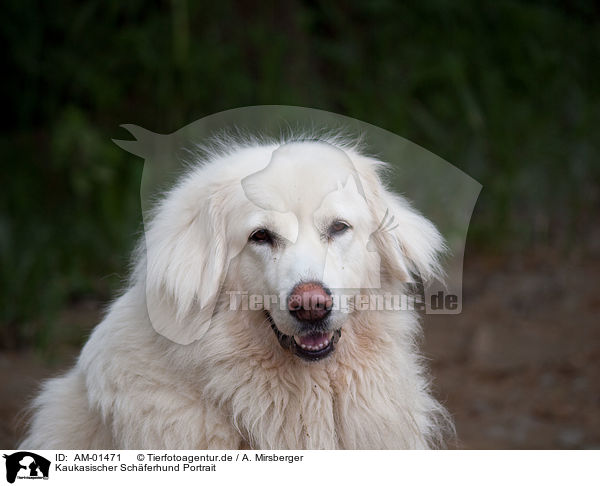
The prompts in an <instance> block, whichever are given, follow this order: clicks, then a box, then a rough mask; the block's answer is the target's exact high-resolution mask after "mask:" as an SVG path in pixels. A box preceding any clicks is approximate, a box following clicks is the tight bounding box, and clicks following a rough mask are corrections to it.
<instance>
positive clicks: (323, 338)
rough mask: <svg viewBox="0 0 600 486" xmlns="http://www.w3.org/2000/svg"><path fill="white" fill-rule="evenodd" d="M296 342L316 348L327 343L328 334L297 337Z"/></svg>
mask: <svg viewBox="0 0 600 486" xmlns="http://www.w3.org/2000/svg"><path fill="white" fill-rule="evenodd" d="M297 341H299V344H303V345H304V346H312V347H318V346H320V345H321V344H324V343H326V342H327V341H329V334H325V333H323V332H320V333H315V334H308V335H306V336H300V337H298V339H297Z"/></svg>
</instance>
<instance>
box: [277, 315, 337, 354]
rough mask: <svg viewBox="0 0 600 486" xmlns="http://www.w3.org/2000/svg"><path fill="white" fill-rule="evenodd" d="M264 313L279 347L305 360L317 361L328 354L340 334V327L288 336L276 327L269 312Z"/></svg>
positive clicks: (332, 349)
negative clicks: (334, 329)
mask: <svg viewBox="0 0 600 486" xmlns="http://www.w3.org/2000/svg"><path fill="white" fill-rule="evenodd" d="M265 315H266V317H267V320H268V321H269V323H270V324H271V329H273V332H274V333H275V336H277V341H279V344H280V345H281V347H282V348H283V349H286V350H289V351H291V352H292V353H294V354H295V355H296V356H298V357H299V358H302V359H304V360H306V361H319V360H320V359H323V358H325V357H327V356H329V355H330V354H331V353H332V352H333V351H334V350H335V346H336V344H337V342H338V341H339V340H340V337H341V336H342V330H341V329H337V330H336V331H330V332H309V333H308V334H304V335H302V336H288V335H287V334H283V333H282V332H281V331H280V330H279V329H277V326H276V325H275V321H273V318H272V317H271V314H269V313H268V312H267V311H265Z"/></svg>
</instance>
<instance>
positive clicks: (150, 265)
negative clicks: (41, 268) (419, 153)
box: [20, 138, 452, 449]
mask: <svg viewBox="0 0 600 486" xmlns="http://www.w3.org/2000/svg"><path fill="white" fill-rule="evenodd" d="M204 159H205V160H203V161H202V163H200V162H199V163H198V164H196V166H195V167H193V168H192V169H191V170H190V171H189V172H188V173H187V174H186V175H185V176H184V177H183V178H182V180H181V181H180V183H179V184H178V185H177V186H176V187H175V188H174V189H173V190H171V191H170V192H169V193H168V194H167V195H166V196H165V197H164V199H163V200H162V202H161V203H160V204H158V207H157V209H156V210H155V213H154V215H153V217H152V221H151V224H149V225H148V226H147V228H146V234H145V241H143V242H142V244H141V245H140V249H139V251H138V252H137V256H136V259H135V264H136V266H135V271H134V272H133V275H132V278H131V284H130V286H129V288H128V289H127V290H126V292H125V293H124V294H123V295H122V296H121V297H119V298H118V299H117V300H116V301H115V302H114V303H113V305H112V306H111V308H110V310H109V312H108V314H107V316H106V318H105V319H104V321H103V322H102V323H101V324H100V325H99V326H98V327H97V328H96V329H95V331H94V332H93V334H92V336H91V337H90V339H89V341H88V343H87V344H86V346H85V347H84V349H83V351H82V353H81V356H80V357H79V360H78V361H77V364H76V365H75V367H74V368H73V369H71V370H70V371H69V372H68V373H67V374H66V375H64V376H62V377H59V378H55V379H52V380H49V381H48V382H46V383H45V385H44V387H43V390H42V392H41V394H40V395H39V396H38V398H37V399H36V401H35V403H34V415H33V419H32V424H31V428H30V432H29V434H28V435H27V437H26V438H25V439H24V441H23V443H22V444H21V445H20V447H21V448H25V449H87V448H90V449H94V448H97V449H113V448H124V449H125V448H128V449H144V448H149V449H161V448H164V449H196V448H199V449H208V448H215V449H238V448H247V447H252V448H260V449H288V448H289V449H304V448H310V449H337V448H349V449H371V448H374V449H381V448H393V449H397V448H427V447H432V446H439V445H440V444H441V443H442V439H443V433H444V431H445V430H447V429H451V427H452V426H451V424H450V421H449V420H448V418H447V414H446V412H445V410H444V409H443V407H442V406H441V405H440V404H439V403H438V402H437V401H436V400H435V399H434V398H433V397H432V396H431V394H430V392H429V388H428V382H427V379H426V377H425V375H424V368H423V366H422V364H421V360H420V357H419V354H418V351H417V348H416V345H415V338H416V337H417V335H418V333H419V330H420V327H419V324H418V316H417V314H416V313H415V312H414V311H411V310H389V309H383V310H382V309H379V308H377V309H373V308H366V309H364V308H361V309H360V310H358V309H357V306H356V302H355V300H356V298H357V296H358V295H359V293H360V294H361V295H364V294H365V293H367V294H380V295H382V294H385V293H393V294H396V295H398V294H400V293H403V292H406V291H407V289H408V284H409V283H410V282H412V281H413V278H414V277H415V276H418V277H419V278H421V279H422V280H423V281H424V282H427V281H428V280H429V279H431V278H434V277H435V276H437V275H438V274H439V271H440V269H439V266H438V263H437V256H438V253H439V252H440V251H441V250H442V249H443V241H442V238H441V236H440V234H439V233H438V231H437V230H436V229H435V227H434V226H433V225H432V224H431V223H430V222H429V221H428V220H426V219H425V218H424V217H422V216H421V215H420V214H418V213H417V212H416V211H415V210H414V209H412V208H411V207H410V205H409V204H408V203H407V202H406V201H405V200H404V199H402V198H400V197H398V196H395V195H392V194H391V193H390V192H389V191H388V190H387V189H386V188H385V187H384V186H383V185H382V183H381V180H380V178H379V177H380V176H379V174H378V173H380V172H381V169H382V168H383V167H384V164H383V163H382V162H380V161H377V160H374V159H372V158H368V157H366V156H364V155H361V153H360V151H359V150H358V149H356V148H354V147H353V146H351V145H349V144H346V143H344V142H340V141H339V140H336V139H335V138H332V139H329V140H322V141H310V140H301V139H298V140H296V141H287V142H281V143H259V142H255V143H242V144H237V145H233V146H232V147H231V149H230V150H229V151H228V152H227V153H222V152H221V153H212V155H209V156H205V157H204ZM384 218H388V222H389V220H390V219H391V218H393V225H388V226H389V227H388V228H383V225H382V221H384ZM257 296H258V297H257ZM245 299H246V300H247V301H248V302H249V303H250V305H246V306H245V305H244V300H245ZM344 299H346V301H347V302H348V303H349V308H348V309H344V308H343V306H341V305H338V304H339V303H340V302H342V301H344Z"/></svg>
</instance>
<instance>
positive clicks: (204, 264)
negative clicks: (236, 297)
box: [138, 181, 230, 344]
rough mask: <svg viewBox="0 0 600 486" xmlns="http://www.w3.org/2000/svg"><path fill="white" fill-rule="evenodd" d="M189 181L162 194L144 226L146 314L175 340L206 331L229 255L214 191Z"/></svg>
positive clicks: (181, 341)
mask: <svg viewBox="0 0 600 486" xmlns="http://www.w3.org/2000/svg"><path fill="white" fill-rule="evenodd" d="M193 182H194V181H192V183H186V184H184V185H181V186H179V187H176V188H175V189H174V190H172V191H171V192H170V193H168V194H167V196H166V197H165V198H164V200H163V201H162V202H161V203H160V204H159V206H158V208H157V209H156V210H155V211H154V216H153V217H152V218H151V222H150V223H149V224H148V227H147V228H146V231H145V243H146V248H145V253H146V256H145V263H146V265H145V267H146V268H145V272H143V274H144V275H145V285H146V303H147V309H148V316H149V318H150V322H151V323H152V326H153V327H154V329H155V330H156V331H157V332H158V333H159V334H161V335H163V336H165V337H166V338H168V339H170V340H171V341H174V342H176V343H179V344H190V343H192V342H194V341H196V340H198V339H200V338H201V337H202V336H203V335H204V333H205V332H206V331H207V329H208V326H209V324H210V321H211V318H212V316H213V312H214V308H215V305H216V302H217V299H218V297H219V294H220V289H221V285H222V283H223V280H224V278H225V275H226V272H227V267H228V262H229V256H230V255H229V251H228V246H227V238H226V235H225V227H224V223H223V221H224V220H223V218H222V217H221V216H220V209H222V207H223V205H222V204H219V201H218V194H214V193H212V192H211V191H210V187H207V186H206V185H204V186H203V185H202V184H201V183H200V184H194V183H193ZM140 273H142V272H138V274H140ZM142 278H143V277H142Z"/></svg>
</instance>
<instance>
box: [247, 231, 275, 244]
mask: <svg viewBox="0 0 600 486" xmlns="http://www.w3.org/2000/svg"><path fill="white" fill-rule="evenodd" d="M248 239H249V240H250V241H255V242H256V243H273V237H272V236H271V233H270V232H269V231H267V230H266V229H257V230H256V231H254V232H253V233H252V234H251V235H250V238H248Z"/></svg>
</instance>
